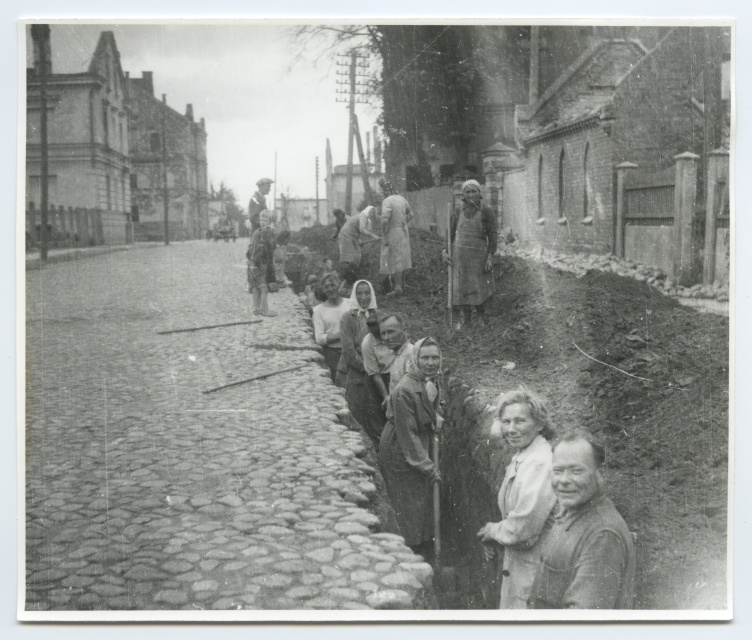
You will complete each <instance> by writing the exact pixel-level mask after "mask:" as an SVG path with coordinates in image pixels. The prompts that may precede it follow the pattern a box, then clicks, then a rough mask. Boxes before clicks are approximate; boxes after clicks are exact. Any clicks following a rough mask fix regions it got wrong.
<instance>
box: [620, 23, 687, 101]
mask: <svg viewBox="0 0 752 640" xmlns="http://www.w3.org/2000/svg"><path fill="white" fill-rule="evenodd" d="M675 31H676V27H671V29H669V31H668V33H667V34H666V35H665V36H663V37H662V38H661V39H660V40H659V41H658V42H656V43H655V46H654V47H653V48H652V49H650V50H649V51H647V53H646V54H645V55H644V56H643V57H642V58H640V59H639V60H638V61H637V63H636V64H635V65H634V66H633V67H632V68H631V69H630V70H629V71H627V72H626V73H625V74H624V75H623V76H622V77H621V78H619V79H618V80H617V81H616V89H618V88H619V87H620V86H621V83H622V82H624V81H625V80H626V79H627V78H628V77H629V76H630V75H631V74H633V73H635V72H636V71H637V70H638V69H640V68H641V67H642V66H643V65H645V64H647V63H646V60H649V59H650V58H651V57H652V56H653V54H654V53H655V52H656V51H658V49H660V48H661V47H662V46H663V43H664V42H666V40H667V39H668V38H670V37H671V36H672V35H673V34H674V32H675ZM643 48H644V47H643Z"/></svg>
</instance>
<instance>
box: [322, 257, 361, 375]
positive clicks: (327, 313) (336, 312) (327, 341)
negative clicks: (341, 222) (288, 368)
mask: <svg viewBox="0 0 752 640" xmlns="http://www.w3.org/2000/svg"><path fill="white" fill-rule="evenodd" d="M320 285H321V291H322V292H323V294H324V295H325V296H326V300H324V302H322V303H321V304H317V305H316V306H315V307H314V308H313V333H314V337H315V339H316V344H318V345H320V346H321V350H322V351H323V353H324V360H325V361H326V365H327V366H328V367H329V372H330V373H331V376H332V382H334V384H336V385H337V386H338V387H344V386H345V379H346V377H345V376H346V375H347V369H346V368H345V365H344V363H342V364H341V365H340V356H341V354H342V341H341V339H340V329H341V321H342V316H344V315H345V313H347V312H348V311H349V310H350V309H351V308H352V307H351V306H350V300H348V299H347V298H343V297H342V295H341V293H340V281H339V276H338V275H337V274H336V273H335V272H334V271H332V272H330V273H325V274H324V275H323V276H321V281H320ZM340 368H341V370H342V372H343V373H341V374H340V375H338V371H340Z"/></svg>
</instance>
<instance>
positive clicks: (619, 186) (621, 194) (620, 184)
mask: <svg viewBox="0 0 752 640" xmlns="http://www.w3.org/2000/svg"><path fill="white" fill-rule="evenodd" d="M637 166H638V165H636V164H634V163H633V162H622V163H621V164H619V165H617V166H616V239H615V240H614V253H615V254H616V255H617V256H619V257H620V258H623V257H624V226H625V224H626V213H627V206H626V205H627V203H626V201H625V195H626V191H625V184H626V180H627V174H628V173H629V172H630V171H631V170H632V169H636V168H637Z"/></svg>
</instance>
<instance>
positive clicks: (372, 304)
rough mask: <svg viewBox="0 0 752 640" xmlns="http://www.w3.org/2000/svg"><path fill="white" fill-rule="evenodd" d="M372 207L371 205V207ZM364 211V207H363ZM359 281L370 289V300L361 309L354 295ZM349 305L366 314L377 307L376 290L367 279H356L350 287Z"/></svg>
mask: <svg viewBox="0 0 752 640" xmlns="http://www.w3.org/2000/svg"><path fill="white" fill-rule="evenodd" d="M371 208H372V209H373V207H371ZM364 211H365V209H364ZM361 282H365V283H366V284H367V285H368V288H369V289H370V290H371V302H369V303H368V308H367V309H361V307H360V305H359V304H358V298H357V296H356V295H355V292H356V291H357V290H358V285H359V284H360V283H361ZM350 305H351V306H352V308H353V309H355V311H357V312H358V313H360V314H363V315H366V314H367V312H368V311H369V310H371V309H376V308H378V307H377V306H376V292H375V291H374V290H373V285H372V284H371V283H370V282H369V281H368V280H358V281H357V282H356V283H355V284H354V285H353V288H352V291H351V292H350Z"/></svg>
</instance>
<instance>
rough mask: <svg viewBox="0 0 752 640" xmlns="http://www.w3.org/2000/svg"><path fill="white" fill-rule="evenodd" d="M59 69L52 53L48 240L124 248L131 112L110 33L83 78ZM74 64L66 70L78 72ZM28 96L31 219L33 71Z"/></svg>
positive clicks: (35, 202)
mask: <svg viewBox="0 0 752 640" xmlns="http://www.w3.org/2000/svg"><path fill="white" fill-rule="evenodd" d="M52 28H53V29H54V26H53V27H52ZM85 53H86V54H87V55H88V52H85ZM63 62H64V61H62V60H60V59H59V58H57V57H56V56H55V55H54V52H53V58H52V74H51V75H50V76H48V78H47V94H48V97H47V113H48V116H47V118H48V125H47V126H48V135H47V138H48V153H49V179H48V201H49V205H50V207H51V208H53V207H57V211H56V212H55V213H54V215H51V218H50V224H51V226H52V228H53V231H52V233H53V238H58V237H60V236H61V235H62V236H65V237H67V238H68V240H70V241H73V238H74V237H75V242H76V243H84V244H90V243H98V242H105V243H122V242H126V241H129V239H130V222H129V213H130V208H131V193H130V180H129V175H130V162H129V149H128V137H129V112H130V108H129V103H128V86H127V82H126V77H125V75H124V74H123V70H122V68H121V66H120V53H119V52H118V49H117V45H116V43H115V37H114V35H113V33H112V31H103V32H102V34H101V35H100V37H99V41H98V44H97V46H96V49H95V51H94V54H93V56H92V57H91V62H90V63H89V65H88V69H87V70H86V71H85V72H81V73H68V72H64V71H63V72H61V71H60V70H58V69H57V67H58V66H63V67H65V65H64V64H63ZM78 63H79V64H78V66H76V65H73V64H71V65H68V67H70V68H81V64H80V61H78ZM66 68H67V67H66ZM26 91H27V102H26V205H27V210H32V211H34V210H35V208H38V207H39V205H40V201H41V179H40V176H41V144H40V138H39V135H40V134H39V129H40V122H39V120H40V113H41V101H40V82H39V78H37V76H36V75H35V72H34V69H27V75H26ZM60 207H64V208H65V209H64V210H60ZM82 214H83V216H82ZM95 220H96V222H95ZM31 226H32V229H31V230H30V229H27V231H30V232H32V231H33V226H34V222H33V221H32V222H31Z"/></svg>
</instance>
